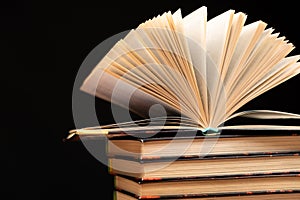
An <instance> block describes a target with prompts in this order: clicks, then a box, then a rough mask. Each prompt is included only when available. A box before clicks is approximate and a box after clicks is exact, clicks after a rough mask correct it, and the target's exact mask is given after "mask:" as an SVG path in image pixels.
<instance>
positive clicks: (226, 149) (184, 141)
mask: <svg viewBox="0 0 300 200" xmlns="http://www.w3.org/2000/svg"><path fill="white" fill-rule="evenodd" d="M207 17H208V15H207V8H206V7H205V6H203V7H201V8H199V9H197V10H195V11H193V12H192V13H190V14H188V15H187V16H182V14H181V10H180V9H178V10H177V11H176V12H174V13H172V12H170V11H169V12H165V13H163V14H162V15H158V16H156V17H153V18H152V19H149V20H147V21H145V22H144V23H141V24H140V25H139V26H138V27H137V28H136V29H132V30H131V31H130V32H129V33H128V34H127V35H126V37H124V38H123V39H121V40H119V41H118V42H117V43H116V44H115V45H114V46H113V47H112V48H111V50H110V51H109V52H108V53H107V54H106V55H105V56H104V57H103V58H102V59H101V60H100V61H99V63H98V64H97V66H95V68H94V69H93V70H92V71H91V73H90V74H89V76H88V77H87V78H86V79H85V80H84V82H83V83H82V85H81V87H80V89H81V90H82V91H84V92H86V93H88V94H90V95H93V96H95V97H98V98H100V99H102V100H106V101H108V102H110V103H111V105H116V106H118V107H119V106H120V107H123V108H125V109H127V110H128V111H130V112H131V113H134V114H136V115H138V116H140V117H142V120H132V121H131V116H128V115H127V114H128V113H129V112H128V113H120V111H119V109H114V108H115V107H114V106H113V107H112V112H113V116H114V121H116V122H119V123H116V124H109V125H103V126H101V127H86V128H81V129H77V130H72V131H70V135H69V137H72V136H73V135H75V134H77V135H80V136H92V135H94V136H95V135H102V136H103V135H106V136H107V137H108V138H109V140H107V142H108V147H107V148H108V152H107V155H108V156H109V163H110V164H109V167H110V173H111V174H113V175H114V176H115V196H116V199H117V200H125V199H126V200H134V199H178V198H185V199H194V200H195V199H202V200H204V199H257V198H258V199H272V200H273V199H300V193H299V192H300V175H299V174H300V159H299V157H298V155H299V152H300V140H299V137H300V136H298V135H293V134H289V133H290V132H291V131H296V130H298V131H299V130H300V126H295V124H293V126H283V125H280V124H278V121H276V119H290V118H292V119H300V115H299V114H295V113H287V112H281V111H273V110H256V109H252V110H248V111H242V107H243V106H244V105H245V104H247V103H248V102H250V101H251V100H253V99H255V98H256V97H258V96H260V95H261V94H263V93H265V92H267V91H269V90H271V89H272V88H274V87H276V86H278V85H280V84H281V83H283V82H285V81H287V80H288V79H290V78H292V77H294V76H296V75H298V74H299V73H300V62H299V60H300V55H291V54H290V53H291V52H292V50H293V49H294V45H293V44H292V43H290V42H289V40H286V38H285V37H284V36H281V35H280V34H279V33H277V32H275V29H274V28H272V27H270V28H268V27H267V23H265V22H263V21H261V20H258V21H256V22H252V23H249V24H246V19H247V15H246V14H245V13H243V12H236V11H235V10H232V9H231V10H228V11H226V12H224V13H221V14H220V15H217V16H215V17H213V18H212V19H209V20H208V19H207ZM282 95H287V98H288V95H289V94H282ZM75 96H76V95H75ZM74 105H79V107H80V109H78V110H80V112H82V111H83V109H82V102H77V103H74ZM91 105H92V104H91ZM157 105H160V106H157ZM93 109H94V107H90V108H89V109H86V110H93ZM238 111H239V112H238ZM123 115H124V116H123ZM125 115H126V116H125ZM95 116H96V115H95ZM104 116H105V114H104ZM237 117H248V118H256V119H270V120H274V119H275V122H276V124H275V125H274V124H273V125H267V124H256V125H253V124H252V125H246V124H241V125H234V124H233V126H227V123H228V121H230V120H232V119H233V118H237ZM124 119H130V120H129V121H125V122H123V121H124ZM280 122H281V121H280ZM225 123H226V124H225ZM224 124H225V126H223V125H224ZM138 125H139V126H138ZM145 125H146V126H145ZM155 130H161V131H160V132H159V133H157V134H153V132H155ZM207 130H213V131H217V132H218V131H221V130H222V131H224V130H225V131H229V132H227V133H228V134H223V132H222V134H220V135H211V134H209V135H203V133H207ZM278 130H279V132H281V133H280V134H279V133H278V132H277V133H278V134H273V133H275V131H278ZM120 131H123V132H126V134H125V133H124V134H123V133H122V132H120ZM230 131H231V133H230ZM243 131H252V132H254V133H251V134H249V135H247V134H242V132H243ZM260 131H262V132H260ZM197 132H199V134H197ZM282 132H284V134H282ZM128 133H129V134H128ZM270 133H272V134H270Z"/></svg>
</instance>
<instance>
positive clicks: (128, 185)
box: [115, 173, 300, 199]
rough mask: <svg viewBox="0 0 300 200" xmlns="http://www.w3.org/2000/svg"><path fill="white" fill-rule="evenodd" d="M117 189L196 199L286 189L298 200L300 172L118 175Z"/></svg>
mask: <svg viewBox="0 0 300 200" xmlns="http://www.w3.org/2000/svg"><path fill="white" fill-rule="evenodd" d="M115 189H116V190H119V191H124V192H127V194H132V196H134V197H135V198H133V199H178V198H183V197H185V198H193V199H194V198H200V197H201V198H204V197H214V196H220V197H221V196H224V198H225V196H226V195H229V194H230V195H233V194H234V195H237V194H253V195H258V194H259V195H263V194H272V195H275V193H276V195H278V194H283V193H285V192H286V193H291V194H289V195H296V196H298V199H299V197H300V195H299V193H298V192H299V191H300V175H299V174H298V173H294V174H293V173H286V174H261V175H244V176H221V177H194V178H180V179H179V178H177V179H159V180H146V181H145V180H141V179H135V178H132V177H125V176H119V175H116V176H115ZM293 192H294V193H295V194H294V193H293ZM277 193H278V194H277ZM296 193H298V194H296ZM286 195H287V194H286ZM222 198H223V197H222ZM289 199H290V198H289Z"/></svg>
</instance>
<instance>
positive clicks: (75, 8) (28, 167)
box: [0, 0, 300, 199]
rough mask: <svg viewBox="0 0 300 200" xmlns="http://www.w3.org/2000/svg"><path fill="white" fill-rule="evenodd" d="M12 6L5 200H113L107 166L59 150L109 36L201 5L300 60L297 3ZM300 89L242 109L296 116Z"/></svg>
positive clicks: (294, 86)
mask: <svg viewBox="0 0 300 200" xmlns="http://www.w3.org/2000/svg"><path fill="white" fill-rule="evenodd" d="M9 2H10V3H8V4H3V3H1V5H0V8H1V11H0V22H1V27H0V30H1V31H0V32H1V35H2V36H1V43H0V45H1V50H2V53H1V90H2V91H1V102H2V103H1V129H0V130H1V136H2V137H1V139H0V144H1V154H2V156H1V167H2V168H3V169H2V170H1V179H0V180H1V182H2V183H3V184H2V185H4V187H3V186H1V189H0V190H3V192H1V193H0V195H6V199H14V198H17V199H21V198H25V197H27V196H28V197H30V198H31V199H56V198H63V199H112V188H113V181H112V177H111V176H110V175H108V173H107V168H106V166H105V165H103V164H102V163H100V162H98V161H97V160H96V159H95V158H94V157H93V156H91V155H90V154H89V153H88V152H87V150H86V149H85V148H84V147H83V145H82V144H81V143H64V142H62V139H63V138H64V137H65V136H66V135H67V133H68V131H69V130H70V129H73V128H74V123H73V117H72V89H73V83H74V80H75V77H76V73H77V70H78V69H79V67H80V65H81V63H82V62H83V60H84V58H85V57H86V56H87V55H88V53H89V52H90V51H91V50H92V49H93V48H94V47H95V46H97V45H98V44H99V43H100V42H102V41H103V40H105V39H107V38H108V37H110V36H112V35H114V34H117V33H119V32H122V31H125V30H129V29H132V28H135V27H136V26H138V25H139V24H140V23H142V22H144V21H145V20H147V19H149V18H152V17H153V16H156V15H158V14H162V13H163V12H165V11H169V10H170V11H172V12H174V11H176V10H177V9H178V8H181V9H182V13H183V15H184V16H185V15H186V14H188V13H190V12H192V11H193V10H195V9H197V8H199V7H201V6H203V5H205V6H207V7H208V18H209V19H210V18H211V17H213V16H216V15H218V14H221V13H222V12H224V11H227V10H228V9H234V10H236V11H242V12H245V13H246V14H247V15H248V18H247V23H250V22H254V21H257V20H263V21H265V22H267V23H268V24H269V25H268V26H269V27H273V28H275V30H276V31H278V32H280V33H281V34H282V35H284V36H286V37H287V39H288V40H289V41H291V42H292V43H293V44H294V45H295V46H296V49H295V50H294V51H293V52H292V53H293V54H298V53H299V51H300V49H297V46H300V31H299V30H298V29H299V27H298V24H299V10H298V6H296V4H295V3H294V1H281V2H279V3H277V2H276V1H256V0H248V1H246V0H244V1H242V0H230V1H218V0H210V1H174V0H173V1H172V0H163V1H162V0H160V1H138V2H130V1H122V2H121V3H120V2H117V1H100V0H99V1H93V2H92V1H81V2H75V1H63V2H57V3H55V2H54V1H49V2H46V1H41V2H43V3H41V2H34V1H16V0H13V1H9ZM295 2H296V1H295ZM262 3H263V5H262ZM299 83H300V77H299V76H297V77H294V78H292V79H290V80H289V81H287V82H286V83H283V84H282V85H280V86H278V87H276V88H274V89H272V90H271V91H269V92H267V93H265V94H263V95H261V96H260V97H258V98H257V99H255V100H253V101H252V102H250V103H248V104H247V105H245V107H244V108H245V109H247V108H257V109H274V110H282V111H288V112H295V113H300V106H299V104H298V101H299V99H300V97H298V91H299V86H300V85H299ZM98 102H100V103H99V109H101V112H100V113H101V116H102V119H103V123H110V122H112V118H111V115H110V113H109V112H110V110H109V108H110V107H109V104H108V103H107V102H104V101H101V100H99V101H98ZM103 150H105V149H104V148H103ZM8 197H10V198H8Z"/></svg>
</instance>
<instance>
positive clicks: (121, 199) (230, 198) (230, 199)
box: [114, 190, 300, 200]
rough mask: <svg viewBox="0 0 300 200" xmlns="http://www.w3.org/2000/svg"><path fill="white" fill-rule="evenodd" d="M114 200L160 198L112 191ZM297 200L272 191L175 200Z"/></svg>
mask: <svg viewBox="0 0 300 200" xmlns="http://www.w3.org/2000/svg"><path fill="white" fill-rule="evenodd" d="M114 199H115V200H150V199H153V200H158V199H162V198H159V197H157V198H155V197H154V198H153V197H148V198H147V197H144V198H143V197H138V196H134V195H132V194H128V193H124V192H121V191H117V190H116V191H114ZM163 199H164V200H172V199H173V200H176V198H163ZM180 199H182V200H254V199H255V200H257V199H259V200H299V199H300V191H299V192H289V191H272V192H269V193H260V194H258V193H245V194H236V195H223V196H218V197H216V196H215V197H186V198H185V197H182V198H177V200H180Z"/></svg>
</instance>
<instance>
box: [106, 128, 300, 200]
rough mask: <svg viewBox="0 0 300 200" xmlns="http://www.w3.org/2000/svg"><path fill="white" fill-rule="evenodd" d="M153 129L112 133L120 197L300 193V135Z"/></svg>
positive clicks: (270, 196) (114, 172) (112, 158)
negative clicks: (205, 134) (208, 132)
mask: <svg viewBox="0 0 300 200" xmlns="http://www.w3.org/2000/svg"><path fill="white" fill-rule="evenodd" d="M145 133H146V134H145ZM148 133H149V131H148ZM148 133H147V131H145V132H142V133H141V131H136V132H134V134H133V135H131V134H129V135H128V134H122V133H120V134H111V135H109V140H108V143H107V144H108V146H107V155H108V157H109V168H110V171H109V173H111V174H112V175H113V176H114V181H115V194H114V195H115V198H116V199H117V200H136V199H201V200H205V199H220V200H221V199H222V200H223V199H299V198H300V159H299V153H300V135H297V134H281V133H276V134H272V135H270V134H262V133H259V134H256V135H253V134H251V135H250V134H240V135H234V134H223V135H219V136H218V135H215V136H203V135H201V134H200V135H199V134H196V135H195V134H194V132H192V131H190V130H181V131H180V132H179V133H178V131H177V130H167V131H163V132H162V133H158V134H156V135H154V136H151V137H147V134H148ZM150 133H151V131H150ZM139 134H141V135H139ZM207 148H208V149H207ZM205 149H206V150H205Z"/></svg>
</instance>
